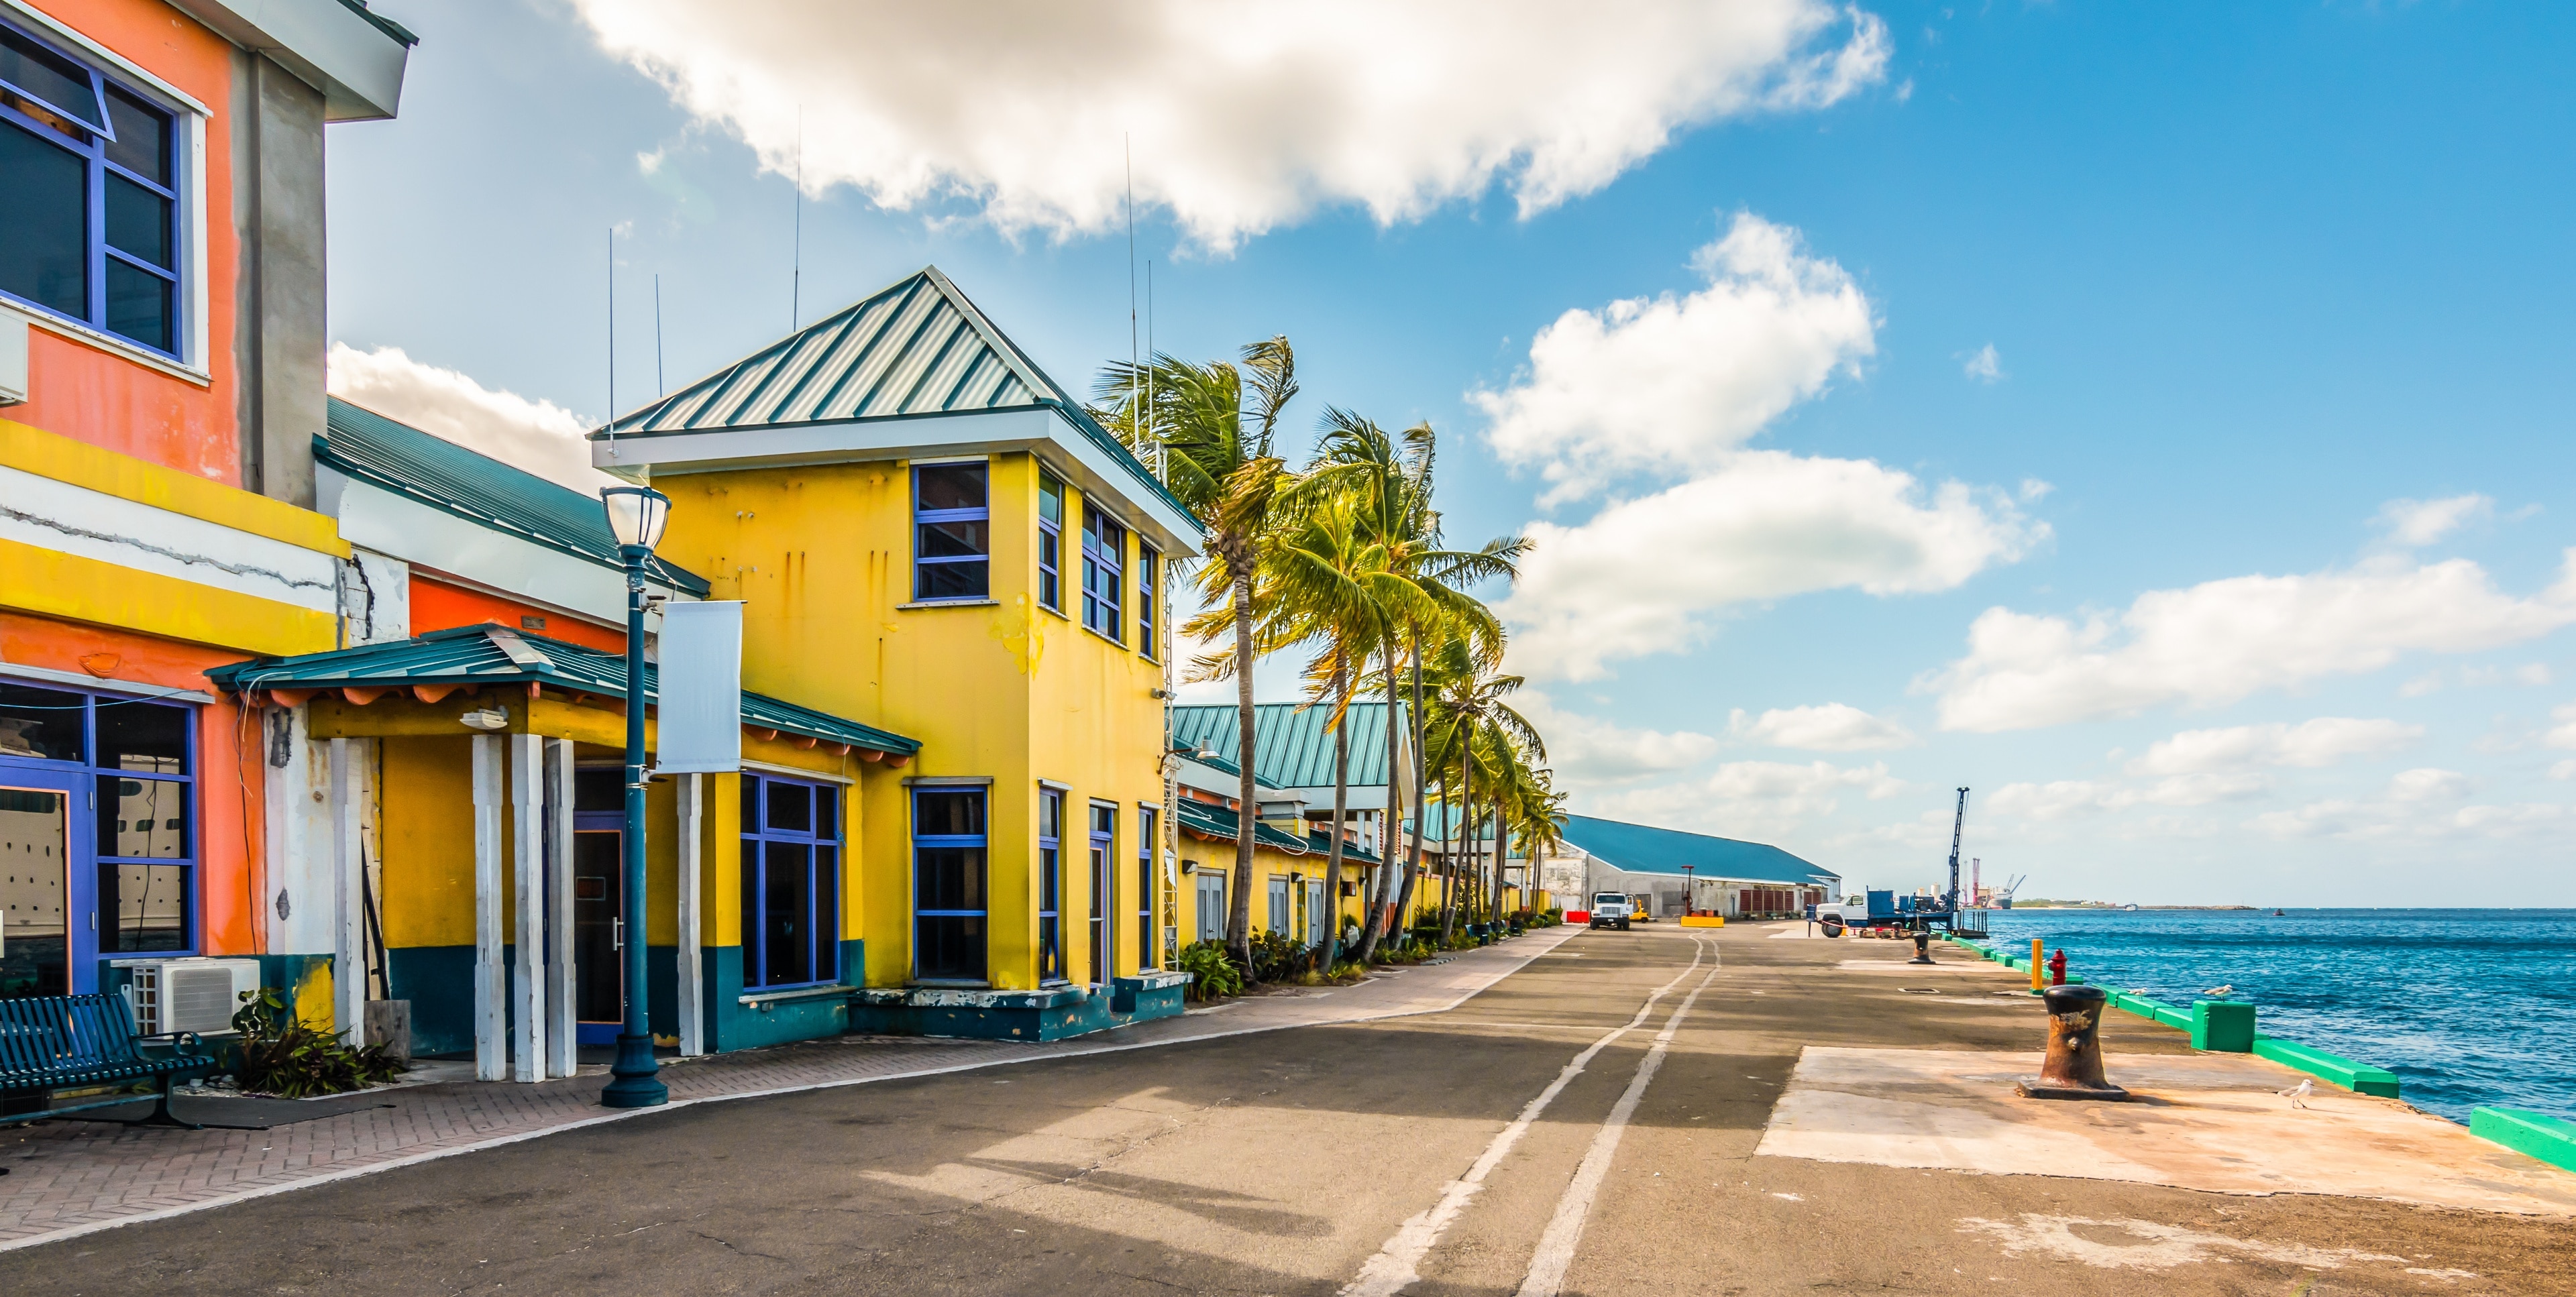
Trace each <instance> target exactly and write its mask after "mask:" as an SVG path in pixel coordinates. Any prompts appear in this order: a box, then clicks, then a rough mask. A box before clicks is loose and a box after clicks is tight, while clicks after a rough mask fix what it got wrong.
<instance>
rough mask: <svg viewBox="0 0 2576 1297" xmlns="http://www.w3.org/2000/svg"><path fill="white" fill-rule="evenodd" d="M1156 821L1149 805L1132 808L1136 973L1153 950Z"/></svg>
mask: <svg viewBox="0 0 2576 1297" xmlns="http://www.w3.org/2000/svg"><path fill="white" fill-rule="evenodd" d="M1158 823H1159V818H1158V816H1157V814H1156V812H1155V810H1154V808H1153V807H1151V806H1140V807H1137V808H1136V971H1137V972H1140V973H1141V972H1143V971H1145V966H1146V965H1147V964H1149V963H1151V962H1153V958H1154V955H1153V951H1154V849H1155V847H1156V845H1157V844H1159V843H1161V842H1162V838H1161V837H1159V836H1157V835H1156V833H1155V832H1154V830H1155V827H1156V825H1157V824H1158Z"/></svg>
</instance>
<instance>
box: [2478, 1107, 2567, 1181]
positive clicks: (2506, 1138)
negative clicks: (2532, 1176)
mask: <svg viewBox="0 0 2576 1297" xmlns="http://www.w3.org/2000/svg"><path fill="white" fill-rule="evenodd" d="M2469 1133H2470V1134H2472V1135H2475V1136H2477V1137H2478V1138H2480V1139H2483V1140H2489V1141H2492V1142H2494V1143H2498V1144H2502V1145H2504V1146H2505V1147H2506V1148H2509V1149H2512V1150H2513V1151H2514V1152H2517V1153H2520V1154H2523V1155H2524V1156H2526V1157H2532V1158H2537V1159H2539V1160H2540V1161H2543V1162H2547V1163H2548V1164H2550V1165H2551V1166H2554V1167H2558V1168H2559V1169H2561V1170H2566V1171H2576V1122H2567V1121H2563V1120H2561V1119H2559V1118H2556V1117H2552V1116H2550V1115H2549V1114H2547V1113H2545V1112H2527V1111H2524V1110H2523V1109H2520V1108H2480V1109H2478V1110H2477V1111H2475V1112H2472V1113H2470V1114H2469Z"/></svg>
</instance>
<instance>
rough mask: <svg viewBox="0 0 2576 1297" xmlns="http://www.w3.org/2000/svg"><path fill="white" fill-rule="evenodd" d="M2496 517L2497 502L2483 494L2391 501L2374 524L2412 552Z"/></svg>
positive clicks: (2383, 507) (2380, 509)
mask: <svg viewBox="0 0 2576 1297" xmlns="http://www.w3.org/2000/svg"><path fill="white" fill-rule="evenodd" d="M2494 516H2495V501H2494V500H2492V499H2489V498H2488V497H2486V496H2483V495H2453V496H2445V497H2443V498H2442V499H2439V500H2391V501H2389V502H2388V503H2386V504H2384V505H2381V506H2380V508H2379V517H2378V518H2377V519H2375V520H2374V521H2375V523H2376V524H2377V525H2378V526H2379V528H2380V529H2381V530H2383V531H2386V532H2387V533H2388V539H2389V542H2390V543H2391V544H2394V545H2397V546H2400V547H2403V548H2408V549H2412V548H2414V547H2416V546H2419V545H2430V544H2432V543H2433V542H2435V541H2437V540H2440V539H2441V538H2443V537H2444V536H2448V535H2450V534H2451V533H2452V532H2454V531H2457V530H2459V529H2460V528H2461V527H2462V526H2464V525H2466V524H2468V523H2470V522H2473V521H2477V520H2480V519H2485V518H2491V517H2494Z"/></svg>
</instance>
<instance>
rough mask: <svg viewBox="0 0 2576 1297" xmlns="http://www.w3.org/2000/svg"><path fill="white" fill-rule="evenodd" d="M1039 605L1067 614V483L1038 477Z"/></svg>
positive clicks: (1044, 474)
mask: <svg viewBox="0 0 2576 1297" xmlns="http://www.w3.org/2000/svg"><path fill="white" fill-rule="evenodd" d="M1038 605H1039V606H1040V607H1043V608H1052V609H1054V610H1055V611H1057V612H1063V611H1064V483H1062V482H1059V481H1057V480H1055V478H1054V476H1053V475H1051V474H1047V473H1040V474H1038Z"/></svg>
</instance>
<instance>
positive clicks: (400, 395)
mask: <svg viewBox="0 0 2576 1297" xmlns="http://www.w3.org/2000/svg"><path fill="white" fill-rule="evenodd" d="M327 363H328V365H329V372H330V378H329V386H330V390H331V395H333V396H336V397H339V398H340V399H341V400H344V401H347V402H349V403H350V404H352V405H361V406H365V407H366V408H367V409H370V410H373V411H375V412H376V413H378V414H381V415H383V416H385V417H386V418H388V419H392V420H395V421H396V422H399V423H406V424H409V425H411V426H412V427H415V428H418V429H420V430H421V431H422V432H426V433H428V434H430V435H431V436H434V437H443V438H445V439H447V440H449V441H452V442H455V443H456V444H457V445H460V446H463V447H465V448H466V449H468V450H472V451H477V452H480V453H482V454H485V455H489V456H491V457H492V458H494V459H497V460H500V461H501V462H502V463H504V464H509V465H512V466H514V467H517V468H521V469H525V470H527V471H528V472H531V473H534V474H536V475H537V476H539V477H543V478H548V479H551V480H553V481H556V482H561V483H563V484H564V485H566V486H569V487H571V488H573V489H574V490H576V491H581V492H583V493H585V494H590V493H595V492H597V491H598V490H599V488H601V487H603V486H614V485H617V479H615V478H613V477H610V476H609V475H607V474H606V473H602V472H600V471H599V470H597V469H595V468H592V467H591V466H590V443H589V442H587V441H585V440H583V435H584V434H585V433H587V432H589V431H590V429H591V426H592V421H591V420H588V419H584V418H583V417H581V416H580V415H577V414H575V413H573V412H572V411H570V410H567V409H565V408H563V407H562V406H560V405H557V404H555V403H554V402H552V401H542V400H540V401H531V400H529V399H528V398H526V397H524V396H521V395H519V394H518V393H516V392H505V391H495V390H493V389H492V388H488V387H485V386H483V385H482V384H481V383H478V382H475V381H474V380H473V379H472V378H469V377H467V376H466V375H464V374H462V373H459V372H457V371H456V370H453V369H442V368H440V367H438V366H436V365H425V364H422V363H421V362H419V361H417V360H414V359H412V358H411V357H410V356H408V355H406V354H404V352H403V349H402V348H400V347H378V348H376V349H374V350H372V351H360V350H358V349H357V348H355V347H352V346H350V345H349V344H347V343H345V342H335V343H332V344H331V353H330V356H329V359H328V362H327Z"/></svg>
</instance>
